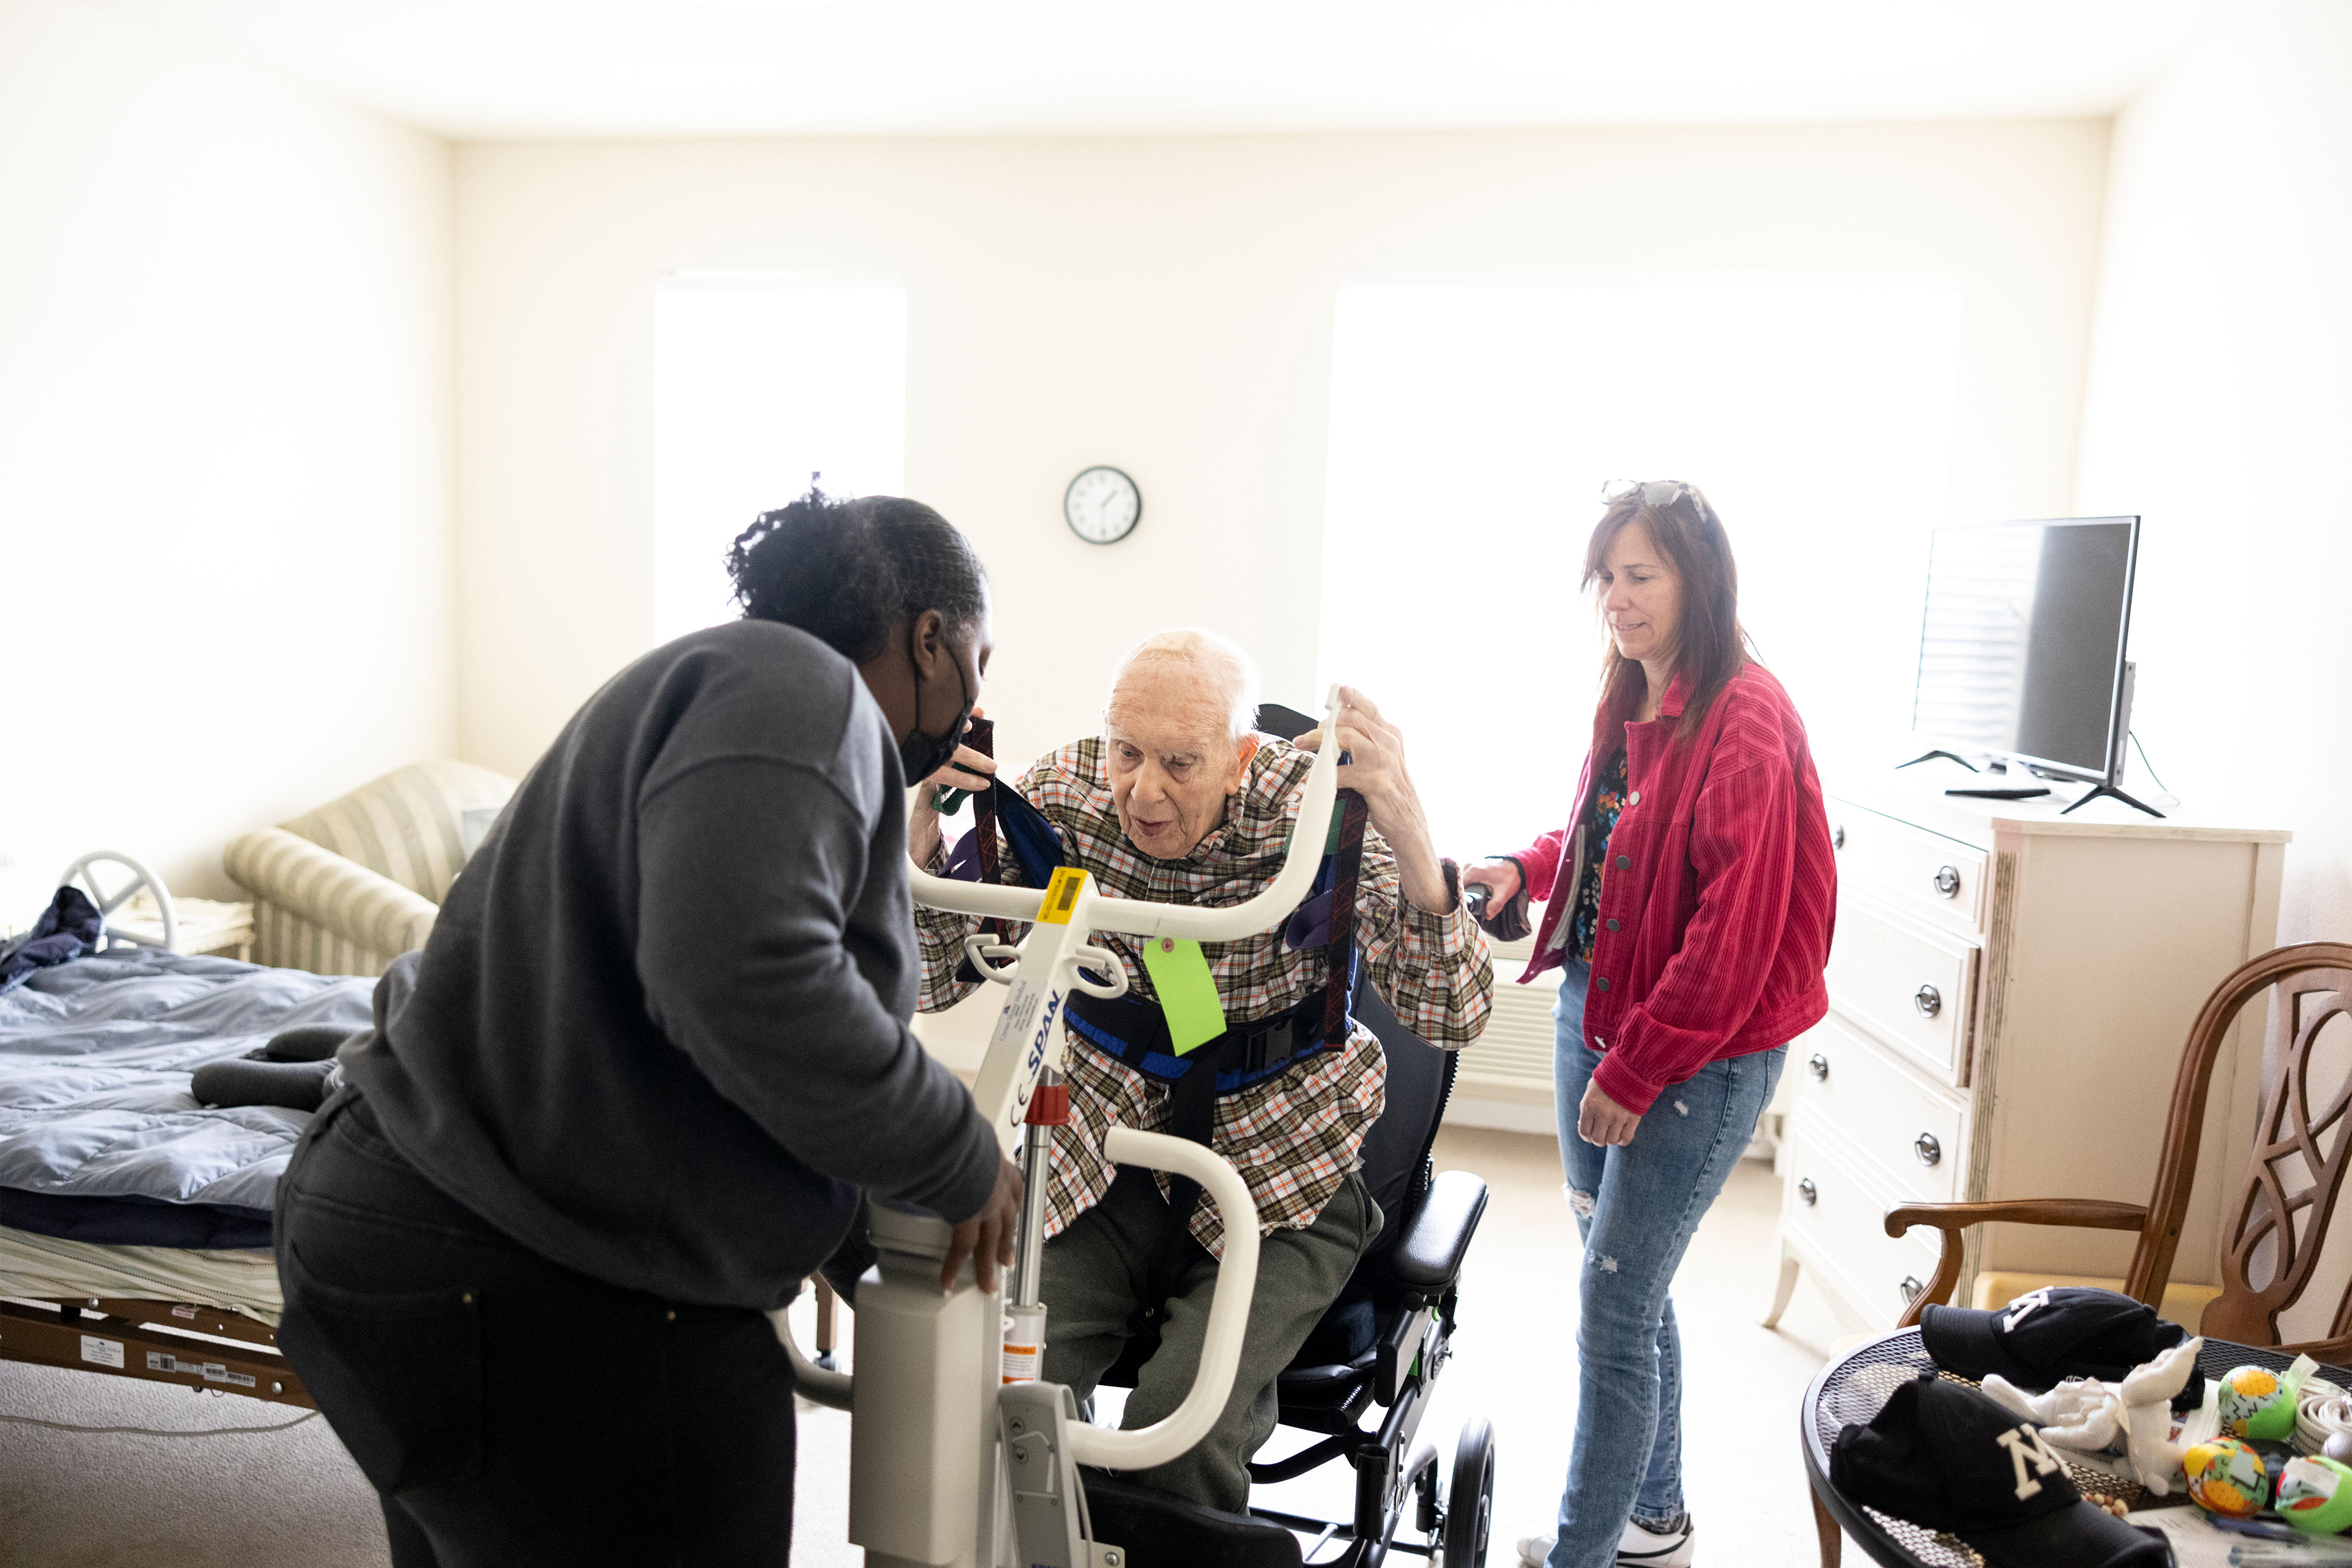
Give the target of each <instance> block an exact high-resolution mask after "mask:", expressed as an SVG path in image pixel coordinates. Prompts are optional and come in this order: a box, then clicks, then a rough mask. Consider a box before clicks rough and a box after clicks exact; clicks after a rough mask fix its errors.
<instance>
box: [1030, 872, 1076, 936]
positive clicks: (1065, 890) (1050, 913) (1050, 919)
mask: <svg viewBox="0 0 2352 1568" xmlns="http://www.w3.org/2000/svg"><path fill="white" fill-rule="evenodd" d="M1086 885H1087V874H1086V871H1085V870H1084V869H1083V868H1080V867H1076V866H1064V867H1061V868H1058V869H1056V870H1055V873H1054V875H1053V879H1051V880H1050V881H1048V882H1047V883H1046V884H1045V904H1044V906H1043V907H1042V908H1040V909H1039V910H1038V911H1037V922H1038V923H1039V924H1040V925H1049V926H1066V925H1068V924H1069V923H1070V911H1071V910H1075V909H1076V908H1077V907H1078V891H1079V889H1082V888H1084V887H1085V886H1086Z"/></svg>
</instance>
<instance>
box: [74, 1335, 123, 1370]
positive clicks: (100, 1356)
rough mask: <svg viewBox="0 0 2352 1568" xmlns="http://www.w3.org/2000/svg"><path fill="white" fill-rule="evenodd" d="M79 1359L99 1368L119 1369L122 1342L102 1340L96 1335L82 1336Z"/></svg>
mask: <svg viewBox="0 0 2352 1568" xmlns="http://www.w3.org/2000/svg"><path fill="white" fill-rule="evenodd" d="M81 1359H82V1360H84V1361H89V1362H96V1363H98V1364H99V1365H100V1366H118V1367H119V1366H121V1364H122V1342H121V1340H102V1339H100V1338H99V1337H98V1336H97V1335H96V1334H84V1335H82V1337H81Z"/></svg>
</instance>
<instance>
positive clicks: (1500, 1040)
mask: <svg viewBox="0 0 2352 1568" xmlns="http://www.w3.org/2000/svg"><path fill="white" fill-rule="evenodd" d="M1490 945H1491V946H1492V947H1493V949H1494V953H1495V1009H1494V1011H1493V1012H1492V1013H1490V1014H1488V1015H1487V1016H1486V1033H1485V1034H1483V1035H1480V1036H1479V1037H1478V1038H1477V1039H1476V1040H1475V1042H1474V1043H1472V1044H1470V1045H1467V1046H1465V1047H1463V1048H1462V1066H1461V1068H1460V1071H1459V1074H1458V1076H1457V1077H1456V1078H1455V1079H1454V1093H1456V1094H1459V1095H1464V1096H1467V1097H1469V1098H1471V1099H1484V1100H1513V1101H1517V1102H1518V1103H1520V1104H1527V1105H1543V1106H1549V1105H1550V1104H1551V1098H1552V1089H1551V1083H1552V1079H1551V1052H1552V1021H1551V1009H1552V1004H1553V1003H1554V1002H1555V1001H1557V1000H1558V999H1559V970H1557V969H1555V970H1552V971H1551V972H1549V973H1546V974H1541V975H1538V976H1537V977H1536V978H1535V979H1534V980H1531V981H1529V982H1528V984H1525V985H1521V984H1518V976H1519V972H1520V971H1521V970H1522V969H1525V968H1526V967H1527V963H1528V954H1529V953H1530V952H1533V950H1534V947H1535V943H1534V942H1533V940H1532V939H1527V940H1522V941H1519V942H1493V943H1490Z"/></svg>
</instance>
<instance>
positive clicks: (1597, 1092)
mask: <svg viewBox="0 0 2352 1568" xmlns="http://www.w3.org/2000/svg"><path fill="white" fill-rule="evenodd" d="M1641 1125H1642V1113H1641V1112H1640V1111H1638V1110H1626V1109H1625V1108H1624V1107H1623V1106H1622V1105H1620V1104H1618V1103H1617V1102H1616V1101H1615V1100H1612V1099H1610V1098H1609V1096H1608V1095H1607V1094H1606V1093H1605V1092H1604V1091H1603V1090H1602V1089H1601V1086H1600V1085H1599V1084H1597V1083H1594V1082H1591V1080H1589V1079H1588V1080H1587V1081H1586V1083H1585V1085H1584V1103H1583V1104H1581V1105H1580V1106H1579V1107H1577V1110H1576V1135H1577V1136H1578V1137H1580V1138H1581V1139H1583V1140H1584V1141H1585V1142H1587V1143H1591V1144H1595V1145H1597V1146H1599V1147H1601V1148H1603V1149H1607V1148H1612V1147H1616V1146H1622V1145H1623V1144H1627V1143H1631V1142H1633V1131H1634V1129H1635V1128H1637V1127H1639V1126H1641Z"/></svg>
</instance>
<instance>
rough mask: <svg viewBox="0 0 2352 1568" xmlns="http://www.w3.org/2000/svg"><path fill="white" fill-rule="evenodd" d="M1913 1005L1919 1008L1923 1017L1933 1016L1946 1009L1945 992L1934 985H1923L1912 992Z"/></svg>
mask: <svg viewBox="0 0 2352 1568" xmlns="http://www.w3.org/2000/svg"><path fill="white" fill-rule="evenodd" d="M1911 1005H1913V1006H1914V1007H1916V1008H1918V1009H1919V1016H1921V1017H1922V1018H1932V1017H1934V1016H1936V1015H1937V1014H1938V1013H1940V1012H1942V1011H1943V1010H1944V994H1943V993H1942V992H1940V991H1938V990H1937V989H1936V988H1935V987H1934V986H1932V985H1922V986H1921V987H1919V989H1918V990H1916V991H1914V992H1913V993H1912V994H1911Z"/></svg>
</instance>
